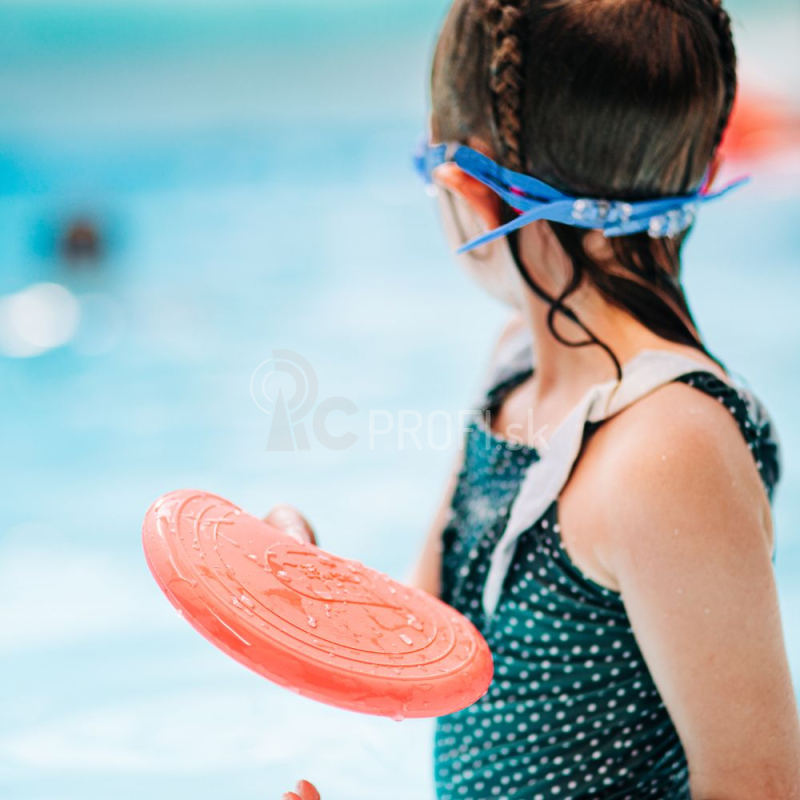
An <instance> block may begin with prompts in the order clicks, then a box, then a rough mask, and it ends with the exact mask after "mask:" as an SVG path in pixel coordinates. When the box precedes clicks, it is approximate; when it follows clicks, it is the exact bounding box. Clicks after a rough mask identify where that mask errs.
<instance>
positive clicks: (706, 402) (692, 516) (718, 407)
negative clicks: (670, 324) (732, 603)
mask: <svg viewBox="0 0 800 800" xmlns="http://www.w3.org/2000/svg"><path fill="white" fill-rule="evenodd" d="M590 434H591V435H590V437H589V439H590V441H589V443H588V447H587V452H586V453H585V457H586V462H585V463H584V464H582V465H581V466H582V467H583V477H584V480H583V481H582V483H583V486H584V490H583V491H582V492H581V494H582V495H583V497H584V498H585V499H590V500H591V501H592V505H593V507H595V508H598V509H602V512H601V518H599V519H598V520H597V521H598V523H599V527H600V528H601V529H603V530H606V531H607V532H608V538H609V541H610V542H611V543H612V544H611V546H612V547H614V546H616V545H617V544H619V542H618V541H617V537H619V536H627V534H626V533H625V531H626V530H628V529H630V530H633V529H636V531H638V532H639V533H637V536H639V535H641V533H642V532H643V527H642V526H644V527H647V528H648V529H649V530H650V531H651V532H652V533H653V534H654V535H656V536H658V535H661V534H663V531H659V530H658V529H659V528H660V527H661V525H660V524H659V525H656V524H655V521H659V523H662V522H665V521H670V523H669V526H668V527H670V530H673V528H674V530H675V531H680V530H687V529H691V530H692V535H693V536H697V535H702V534H701V532H703V531H705V532H707V533H708V535H709V536H717V535H719V534H718V530H717V526H716V525H715V520H716V521H719V520H720V519H722V518H723V517H727V516H730V515H731V514H733V518H735V519H737V520H740V521H742V523H743V524H744V522H745V520H746V519H750V521H751V522H752V526H751V527H750V529H751V530H752V529H754V527H755V528H760V529H761V530H762V531H763V533H764V536H765V537H766V539H767V540H768V541H769V543H770V549H771V550H772V551H773V553H774V544H773V541H774V537H773V532H772V523H771V514H770V504H771V501H772V498H773V494H774V491H775V487H776V484H777V482H778V479H779V475H780V458H779V446H778V441H777V437H776V435H775V429H774V425H773V424H772V421H771V419H770V417H769V414H768V413H767V411H766V408H765V406H764V404H763V403H762V402H761V401H760V400H759V399H758V398H757V397H756V395H755V394H754V393H753V392H752V391H751V390H750V389H747V388H744V387H743V386H741V385H740V384H738V383H735V382H728V381H726V380H723V379H721V378H720V377H718V376H717V375H715V374H713V373H712V372H706V371H704V370H702V369H698V371H697V372H693V373H687V374H684V375H682V376H680V377H679V378H677V379H675V380H673V381H670V382H669V383H666V384H664V385H663V386H660V387H659V388H657V389H656V390H654V391H653V392H651V393H649V394H648V395H646V396H645V397H642V398H641V399H640V400H638V401H637V402H636V403H633V404H632V405H631V406H629V407H628V408H626V409H625V410H624V411H622V412H620V413H619V414H618V415H616V416H614V417H611V418H609V419H607V420H605V421H604V422H603V423H601V424H597V425H594V426H593V429H592V430H591V431H590ZM577 477H578V480H579V481H580V478H581V475H580V473H579V474H578V476H577ZM586 478H589V480H586ZM586 491H588V494H589V496H590V497H589V496H587V495H586V494H585V492H586ZM626 519H627V520H628V522H629V523H630V524H626V523H625V520H626ZM648 520H649V521H650V523H648V524H645V523H646V522H647V521H648ZM724 527H726V529H729V528H730V526H724ZM745 527H746V526H745ZM715 531H716V532H715ZM598 535H600V536H602V537H603V538H605V535H604V534H602V533H600V531H598ZM731 535H734V534H733V533H731ZM634 538H635V537H634ZM645 538H646V537H645ZM773 558H774V555H773Z"/></svg>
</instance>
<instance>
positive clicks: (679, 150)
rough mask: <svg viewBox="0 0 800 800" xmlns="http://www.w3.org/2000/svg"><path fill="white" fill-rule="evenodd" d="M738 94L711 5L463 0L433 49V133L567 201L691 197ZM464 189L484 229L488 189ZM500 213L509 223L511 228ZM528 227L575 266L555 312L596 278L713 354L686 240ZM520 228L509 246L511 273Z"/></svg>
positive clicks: (648, 321) (721, 26)
mask: <svg viewBox="0 0 800 800" xmlns="http://www.w3.org/2000/svg"><path fill="white" fill-rule="evenodd" d="M735 92H736V56H735V50H734V45H733V41H732V38H731V33H730V21H729V18H728V16H727V14H726V13H725V11H724V10H723V9H722V7H721V5H720V3H719V2H718V0H455V2H454V4H453V6H452V7H451V9H450V11H449V13H448V15H447V17H446V19H445V21H444V24H443V27H442V29H441V32H440V36H439V39H438V42H437V45H436V49H435V53H434V59H433V70H432V76H431V101H432V109H431V135H432V138H433V140H434V141H456V142H461V143H464V144H469V145H471V146H472V147H475V148H476V149H480V150H483V151H484V152H485V153H486V154H487V155H489V156H490V157H492V158H493V159H494V160H495V161H497V162H498V163H499V164H501V165H502V166H505V167H508V168H509V169H513V170H516V171H518V172H524V173H527V174H529V175H533V176H535V177H537V178H540V179H541V180H543V181H545V182H547V183H549V184H551V185H552V186H554V187H556V188H557V189H560V190H562V191H565V192H567V193H570V194H573V195H585V196H589V197H603V198H607V199H621V200H638V199H645V198H655V197H661V196H674V195H683V194H689V193H691V192H693V191H694V190H696V189H697V188H698V186H699V185H700V183H701V182H702V180H703V177H704V175H705V174H706V172H707V170H708V169H709V167H710V165H711V163H712V160H713V157H714V154H715V152H716V149H717V147H718V145H719V143H720V140H721V138H722V134H723V131H724V129H725V127H726V125H727V122H728V118H729V116H730V112H731V107H732V105H733V100H734V95H735ZM467 178H468V176H467ZM467 178H464V177H463V176H462V178H461V180H462V181H463V182H464V183H463V188H464V191H463V192H461V191H460V190H461V188H462V187H460V186H457V185H456V184H455V183H454V181H455V180H456V179H455V178H451V180H450V181H449V184H450V185H451V187H454V188H455V189H456V191H457V192H458V193H459V194H461V195H462V197H461V198H460V200H459V202H463V200H464V198H467V199H468V200H469V201H470V202H471V204H472V205H473V206H474V208H473V210H477V211H478V213H479V214H481V215H482V216H484V218H486V215H487V214H489V215H491V213H492V211H491V210H490V209H491V206H490V205H488V204H487V203H486V202H483V201H482V200H481V198H478V202H477V203H472V201H473V200H474V199H475V197H476V196H477V195H476V194H475V193H476V192H478V193H479V192H480V191H481V189H478V188H477V187H476V186H475V185H472V186H470V185H468V184H469V181H468V180H467ZM475 183H477V182H475ZM484 189H485V187H484ZM471 193H472V195H471ZM484 200H485V198H484ZM451 202H452V199H451ZM494 202H495V205H496V213H497V216H498V218H499V221H500V222H505V221H508V220H509V219H511V218H513V216H514V212H513V210H512V209H511V208H510V207H509V206H508V205H506V204H505V203H504V202H503V201H501V200H500V199H499V198H495V201H494ZM487 209H489V210H488V211H487ZM486 222H487V223H488V222H489V220H486ZM530 227H535V228H538V229H539V232H540V233H542V232H546V238H547V237H549V238H550V239H553V238H554V239H555V241H557V243H558V246H559V251H560V253H561V255H562V257H564V258H565V259H566V260H567V261H568V262H569V263H570V265H571V267H572V275H571V276H570V279H569V280H568V281H567V282H566V285H561V286H558V287H556V293H557V294H558V295H559V296H558V297H557V298H554V301H555V302H554V308H553V313H555V311H556V310H559V309H561V308H562V306H561V303H563V301H564V300H565V299H566V296H567V295H568V294H569V293H571V292H572V291H574V290H575V289H576V288H577V287H578V286H579V285H580V284H581V282H582V281H583V280H588V281H589V282H591V283H592V284H593V285H594V286H595V287H596V288H597V289H598V290H599V292H600V293H601V294H602V295H603V296H604V297H605V299H607V300H608V301H610V302H611V303H613V304H615V305H617V306H620V307H622V308H624V309H626V310H627V311H629V312H630V313H631V314H632V315H633V316H634V317H635V318H636V319H638V320H639V321H640V322H642V323H643V324H645V325H646V326H647V327H648V328H650V329H651V330H653V331H654V332H655V333H657V334H658V335H660V336H663V337H664V338H667V339H670V340H672V341H676V342H681V343H685V344H691V345H694V346H697V347H700V348H701V349H704V348H703V345H702V344H701V342H700V337H699V334H698V333H697V330H696V328H695V325H694V323H693V321H692V318H691V314H690V312H689V309H688V306H687V303H686V299H685V297H684V294H683V290H682V288H681V285H680V280H679V277H680V251H681V247H682V244H683V240H684V238H685V237H684V235H679V236H677V237H674V238H666V237H665V238H652V237H651V236H649V235H647V234H646V233H640V234H634V235H630V236H625V237H616V238H612V239H610V240H608V243H609V245H610V246H608V247H598V246H597V240H596V237H597V236H599V234H594V233H592V232H588V233H587V231H586V230H584V229H580V228H575V227H571V226H567V225H564V224H560V223H554V222H548V223H545V222H539V223H534V224H533V226H530ZM522 230H523V231H526V230H527V229H525V228H524V229H522ZM519 233H520V232H518V231H515V232H514V233H512V234H509V236H508V239H509V242H508V244H509V246H510V247H511V250H512V252H513V254H514V257H515V260H516V261H517V264H518V265H520V261H521V260H525V253H524V252H523V253H520V247H519V245H520V240H519V236H518V234H519ZM593 237H594V238H593ZM468 257H469V254H468V255H467V258H468ZM520 266H521V265H520ZM475 267H476V269H478V270H479V269H480V265H479V263H477V262H476V264H475ZM528 272H529V271H528ZM523 277H526V280H527V282H528V283H529V285H530V284H531V279H530V275H527V276H526V275H525V274H523ZM534 288H536V287H534ZM538 288H541V287H538ZM545 294H547V292H546V291H545ZM551 322H552V315H551ZM551 330H552V324H551Z"/></svg>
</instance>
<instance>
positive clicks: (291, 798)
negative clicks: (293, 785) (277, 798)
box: [281, 792, 303, 800]
mask: <svg viewBox="0 0 800 800" xmlns="http://www.w3.org/2000/svg"><path fill="white" fill-rule="evenodd" d="M281 800H303V799H302V798H301V797H298V796H297V795H296V794H295V793H294V792H284V793H283V794H282V795H281Z"/></svg>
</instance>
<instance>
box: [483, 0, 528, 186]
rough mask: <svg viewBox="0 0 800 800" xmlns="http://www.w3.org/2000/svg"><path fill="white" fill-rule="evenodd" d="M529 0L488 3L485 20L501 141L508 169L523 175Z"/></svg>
mask: <svg viewBox="0 0 800 800" xmlns="http://www.w3.org/2000/svg"><path fill="white" fill-rule="evenodd" d="M526 6H527V0H486V3H485V7H484V14H485V16H484V20H485V26H486V31H487V33H488V34H489V36H490V37H491V39H492V41H493V44H494V47H493V50H492V58H491V63H490V66H489V69H490V82H489V88H490V90H491V93H492V107H493V111H494V124H495V128H496V132H497V137H496V138H497V140H498V141H499V143H500V144H501V146H502V148H503V150H504V156H505V162H506V166H507V167H508V168H509V169H513V170H516V171H518V172H519V171H522V169H523V156H522V114H521V111H522V64H523V55H524V53H523V41H524V36H523V31H522V28H523V23H524V21H525V8H526Z"/></svg>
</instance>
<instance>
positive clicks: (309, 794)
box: [281, 781, 320, 800]
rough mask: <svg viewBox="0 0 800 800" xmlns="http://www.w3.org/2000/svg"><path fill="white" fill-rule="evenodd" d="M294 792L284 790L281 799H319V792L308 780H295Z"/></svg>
mask: <svg viewBox="0 0 800 800" xmlns="http://www.w3.org/2000/svg"><path fill="white" fill-rule="evenodd" d="M295 788H296V789H297V791H296V792H286V793H285V794H284V795H283V797H282V798H281V800H320V796H319V792H318V791H317V790H316V788H314V785H313V784H311V783H309V782H308V781H297V786H296V787H295Z"/></svg>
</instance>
